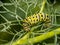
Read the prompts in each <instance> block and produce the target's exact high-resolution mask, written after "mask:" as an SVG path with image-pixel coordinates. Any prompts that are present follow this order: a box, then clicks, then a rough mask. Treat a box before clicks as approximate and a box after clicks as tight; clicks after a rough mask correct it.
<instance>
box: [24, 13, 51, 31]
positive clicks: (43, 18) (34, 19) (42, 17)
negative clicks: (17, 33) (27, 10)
mask: <svg viewBox="0 0 60 45" xmlns="http://www.w3.org/2000/svg"><path fill="white" fill-rule="evenodd" d="M38 22H47V23H49V22H50V19H49V16H48V14H44V13H38V14H34V15H32V16H29V17H26V19H24V20H23V28H24V30H25V31H30V26H32V25H33V24H36V23H38Z"/></svg>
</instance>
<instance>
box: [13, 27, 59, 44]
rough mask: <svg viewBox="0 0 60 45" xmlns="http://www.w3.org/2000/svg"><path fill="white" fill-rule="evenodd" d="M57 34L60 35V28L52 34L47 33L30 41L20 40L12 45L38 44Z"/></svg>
mask: <svg viewBox="0 0 60 45" xmlns="http://www.w3.org/2000/svg"><path fill="white" fill-rule="evenodd" d="M55 34H60V28H57V29H55V30H52V31H50V32H47V33H45V34H42V35H40V36H37V37H34V38H29V40H28V39H19V40H17V41H16V42H14V43H13V44H12V45H17V44H19V45H20V44H28V41H29V42H30V43H32V44H34V43H37V42H41V41H43V40H46V39H48V38H51V37H53V36H54V35H55Z"/></svg>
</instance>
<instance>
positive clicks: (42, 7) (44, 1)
mask: <svg viewBox="0 0 60 45" xmlns="http://www.w3.org/2000/svg"><path fill="white" fill-rule="evenodd" d="M45 4H46V0H43V2H42V6H41V10H40V12H39V13H42V12H43V10H44V7H45Z"/></svg>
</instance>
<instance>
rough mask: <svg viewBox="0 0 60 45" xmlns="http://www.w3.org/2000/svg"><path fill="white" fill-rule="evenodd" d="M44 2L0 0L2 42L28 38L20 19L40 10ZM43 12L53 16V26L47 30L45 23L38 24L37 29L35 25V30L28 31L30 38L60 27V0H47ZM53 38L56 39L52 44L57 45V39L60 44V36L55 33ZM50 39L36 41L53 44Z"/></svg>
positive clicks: (0, 33) (0, 35)
mask: <svg viewBox="0 0 60 45" xmlns="http://www.w3.org/2000/svg"><path fill="white" fill-rule="evenodd" d="M42 3H43V0H0V44H5V43H7V44H8V45H9V44H10V45H11V44H12V43H13V42H14V41H15V40H17V39H21V38H26V37H27V36H26V33H27V32H25V31H24V30H23V29H22V26H21V25H22V24H21V23H20V21H21V20H23V19H25V18H26V17H28V16H30V15H33V14H36V13H38V12H40V10H41V7H42V6H43V5H42ZM42 12H43V13H45V14H46V13H47V14H48V15H49V16H50V17H51V24H52V27H49V28H47V29H45V30H43V25H38V26H36V27H39V28H40V29H35V28H36V27H33V28H32V29H35V30H34V31H32V32H31V33H29V32H28V33H27V34H29V36H28V39H29V38H34V37H36V36H39V35H41V34H44V33H46V32H48V31H51V30H52V29H55V27H56V28H57V27H59V28H60V0H46V4H45V6H44V7H43V11H42ZM52 39H53V40H54V42H53V41H52V44H55V45H56V44H57V41H58V44H59V40H58V39H60V37H59V36H57V35H56V34H55V36H54V37H52V38H51V40H52ZM48 41H50V40H49V39H48V40H47V41H46V40H44V41H43V42H41V43H36V45H37V44H39V45H40V44H41V45H43V44H45V45H49V44H51V42H48ZM28 44H29V43H28ZM31 45H33V44H31Z"/></svg>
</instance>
